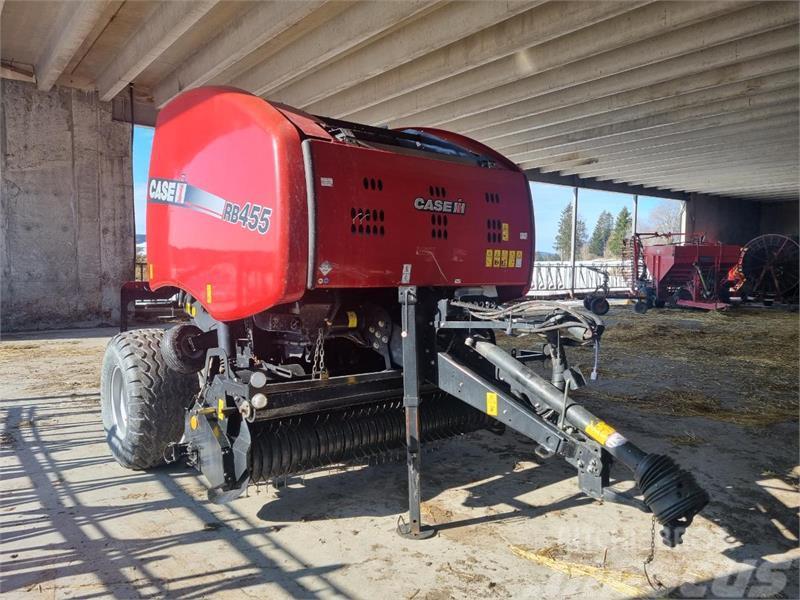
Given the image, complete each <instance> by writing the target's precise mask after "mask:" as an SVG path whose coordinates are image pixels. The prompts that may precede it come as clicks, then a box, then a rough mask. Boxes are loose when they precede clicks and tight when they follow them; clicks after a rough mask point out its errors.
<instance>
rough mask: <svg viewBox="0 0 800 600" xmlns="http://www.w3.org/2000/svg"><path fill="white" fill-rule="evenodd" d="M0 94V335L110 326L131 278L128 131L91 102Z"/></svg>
mask: <svg viewBox="0 0 800 600" xmlns="http://www.w3.org/2000/svg"><path fill="white" fill-rule="evenodd" d="M0 92H2V93H1V95H2V103H1V104H0V107H1V110H2V114H0V119H1V120H0V122H2V124H3V126H2V129H1V130H0V144H2V146H1V147H2V151H3V156H2V167H3V172H2V176H3V177H2V188H0V196H1V199H2V202H0V252H1V253H2V257H1V262H0V268H1V269H2V284H1V285H0V294H1V297H0V299H1V300H2V302H1V303H0V330H2V331H10V330H20V329H38V328H48V327H75V326H94V325H99V324H104V323H108V324H111V323H116V322H117V320H118V319H119V288H120V285H121V284H122V282H123V281H127V280H129V279H132V278H133V262H134V236H133V233H134V221H133V186H132V182H131V177H132V174H131V152H130V144H131V139H130V136H131V128H130V125H129V124H126V123H122V122H117V121H112V119H111V104H110V103H104V102H100V101H99V100H98V97H97V94H96V93H92V92H83V91H79V90H74V89H67V88H53V89H52V90H50V91H49V92H41V91H38V90H37V89H36V86H35V85H33V84H31V83H25V82H20V81H11V80H7V79H3V80H0Z"/></svg>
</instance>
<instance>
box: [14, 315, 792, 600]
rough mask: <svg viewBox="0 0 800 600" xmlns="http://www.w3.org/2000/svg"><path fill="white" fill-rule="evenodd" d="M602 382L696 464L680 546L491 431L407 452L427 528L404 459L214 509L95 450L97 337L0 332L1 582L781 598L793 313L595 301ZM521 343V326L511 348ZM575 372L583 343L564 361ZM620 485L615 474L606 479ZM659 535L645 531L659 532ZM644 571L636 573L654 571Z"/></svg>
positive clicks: (337, 593) (787, 536)
mask: <svg viewBox="0 0 800 600" xmlns="http://www.w3.org/2000/svg"><path fill="white" fill-rule="evenodd" d="M606 320H607V323H608V325H609V328H608V331H607V333H606V335H605V336H604V343H603V352H602V363H601V370H600V379H599V380H598V381H596V382H592V383H591V384H590V386H589V387H588V388H586V389H584V390H581V391H580V392H578V394H576V396H578V397H580V399H581V401H582V402H585V403H586V404H587V406H588V407H589V408H590V409H592V410H594V411H595V412H596V413H598V414H600V415H602V416H603V417H605V418H606V420H608V421H610V422H612V423H614V424H615V425H616V426H617V427H618V429H620V430H621V431H622V432H624V433H625V435H626V436H627V437H629V438H630V439H632V440H633V441H634V442H635V443H637V444H639V445H641V446H642V447H644V448H645V449H647V450H649V451H652V452H662V453H669V454H670V455H672V456H673V457H674V458H675V459H676V460H678V461H679V462H680V463H681V464H682V465H683V466H684V467H686V468H688V469H690V470H691V471H693V472H694V473H695V475H696V477H697V479H698V480H699V482H700V483H701V485H703V486H704V487H705V488H706V489H707V490H708V491H709V493H710V495H711V498H712V501H711V504H710V505H709V506H708V507H707V509H706V510H705V511H704V512H703V513H702V514H701V515H700V516H698V517H697V518H696V519H695V522H694V524H693V525H692V526H691V527H690V528H689V530H688V532H687V534H686V537H685V541H684V544H683V545H682V546H680V547H678V548H676V549H674V550H670V549H668V548H666V547H665V546H662V545H661V544H660V542H657V544H658V545H657V546H656V550H655V558H654V560H653V561H652V563H650V564H649V565H648V567H647V573H648V574H649V578H650V582H648V579H647V578H646V576H645V572H644V570H643V566H642V565H643V562H644V560H645V559H646V557H647V555H648V553H649V550H650V539H651V519H650V517H649V516H648V515H647V514H644V513H641V512H639V511H637V510H636V509H634V508H632V507H627V506H621V505H617V504H610V503H605V504H600V503H597V502H594V501H590V500H588V499H586V498H584V497H582V496H581V495H580V494H579V493H578V488H577V483H576V479H575V477H574V470H573V469H572V468H571V467H569V466H568V465H567V464H566V463H564V462H563V461H559V460H557V459H552V460H549V461H541V460H539V459H537V458H536V457H535V456H534V454H533V452H532V450H533V447H532V445H531V444H530V443H528V442H526V441H525V440H524V439H522V438H521V437H519V436H517V435H515V434H511V433H507V434H506V435H505V436H503V437H496V436H495V435H493V434H490V433H487V432H481V433H477V434H472V435H469V436H465V437H462V438H458V439H455V440H451V441H448V442H445V443H442V444H440V445H439V446H438V447H437V448H436V449H435V450H432V451H430V452H426V454H425V455H424V457H423V461H424V462H423V476H422V482H423V495H424V504H423V511H424V517H425V519H426V521H427V522H429V523H432V524H435V525H436V527H437V530H438V534H437V535H436V537H434V538H432V539H430V540H426V541H406V540H403V539H401V538H399V537H398V536H397V535H396V534H395V532H394V531H395V525H396V522H397V518H398V515H400V514H401V513H402V512H403V511H404V510H405V507H406V481H405V465H404V464H402V463H401V464H397V463H391V464H383V465H380V466H372V467H365V468H350V469H345V470H329V471H326V472H322V473H318V474H314V475H313V476H306V477H304V478H295V479H292V480H290V481H289V485H288V486H287V487H285V488H282V489H280V490H279V491H276V490H275V489H273V488H266V487H260V488H258V489H256V488H251V489H250V490H249V493H248V496H247V497H244V498H241V499H239V500H236V501H235V502H233V503H232V504H230V505H227V506H217V505H213V504H210V503H209V502H208V501H207V500H206V497H205V487H204V484H203V482H202V481H201V480H200V479H199V478H198V477H197V476H196V475H195V473H194V472H192V471H190V470H188V469H185V468H182V467H170V468H163V469H159V470H155V471H152V472H132V471H126V470H124V469H122V468H121V467H119V466H118V465H117V464H116V463H115V462H114V461H113V460H112V459H111V458H110V456H109V454H108V452H107V450H106V446H105V441H104V439H103V430H102V426H101V423H100V410H99V404H98V379H99V366H100V361H101V357H102V353H103V349H104V346H105V344H106V342H107V340H108V338H109V336H111V335H112V334H113V331H111V330H88V331H87V330H84V331H65V332H55V333H53V332H50V333H37V334H34V335H30V336H25V335H20V336H16V337H14V338H11V339H6V340H5V341H2V342H0V410H1V411H2V415H3V429H2V434H0V441H2V451H1V452H0V473H2V496H0V524H1V525H2V533H0V561H1V562H0V565H1V567H2V577H1V578H0V591H2V592H3V594H4V596H7V597H11V598H13V597H43V598H100V597H103V598H105V597H116V598H139V597H145V598H164V597H170V598H177V597H181V598H209V597H222V598H228V597H231V598H239V597H241V598H276V597H302V598H314V597H354V598H375V597H385V598H406V599H414V598H416V599H419V600H422V599H429V600H440V599H445V598H474V597H488V598H504V597H518V598H534V597H536V598H633V597H643V596H669V597H691V598H694V597H737V598H738V597H779V598H795V597H797V596H798V577H797V568H798V559H800V552H799V551H798V537H797V535H798V515H797V510H798V506H800V497H799V496H798V476H800V467H798V464H797V463H798V423H797V417H798V315H797V313H788V312H785V311H783V310H779V309H771V310H764V309H762V310H756V309H739V310H735V311H730V312H729V313H727V314H708V313H696V312H688V311H679V310H673V311H669V310H652V311H650V312H648V313H647V314H646V315H644V316H639V315H634V314H633V313H632V311H631V310H630V309H629V308H627V307H617V306H612V309H611V312H610V313H609V315H608V316H607V319H606ZM516 342H519V345H520V346H521V347H525V346H527V345H528V343H527V342H528V339H521V340H512V341H508V340H507V341H506V342H504V343H505V344H512V343H516ZM572 356H573V362H576V363H579V364H581V366H582V369H583V371H584V373H585V374H587V375H588V373H589V371H590V364H591V353H590V352H588V351H586V350H583V349H580V350H576V351H575V352H574V353H573V354H572ZM614 475H615V476H618V477H619V478H620V479H621V480H622V482H621V483H620V484H619V485H620V487H621V488H623V489H624V488H626V487H630V485H631V482H630V481H629V477H628V476H627V474H626V473H624V472H617V471H616V470H615V473H614ZM656 535H657V534H656ZM651 584H652V585H651Z"/></svg>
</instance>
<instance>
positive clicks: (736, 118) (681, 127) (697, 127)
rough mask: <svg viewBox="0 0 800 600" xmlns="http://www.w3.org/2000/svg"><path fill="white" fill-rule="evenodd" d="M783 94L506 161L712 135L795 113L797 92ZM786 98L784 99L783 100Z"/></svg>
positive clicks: (521, 153)
mask: <svg viewBox="0 0 800 600" xmlns="http://www.w3.org/2000/svg"><path fill="white" fill-rule="evenodd" d="M784 94H785V97H784V98H783V99H782V98H781V97H776V96H773V97H772V100H774V103H772V104H762V105H761V106H760V107H758V108H751V109H746V110H740V111H736V112H728V113H724V114H719V115H713V116H710V117H706V118H702V119H695V120H692V121H684V122H681V123H674V124H672V125H664V126H660V127H650V128H639V129H634V130H627V131H620V132H617V133H607V134H606V135H603V136H602V137H592V138H585V139H579V140H575V141H571V142H567V141H565V140H560V141H558V142H555V143H553V142H546V143H545V144H540V146H539V147H536V148H531V149H528V150H520V151H518V152H514V153H511V154H510V155H509V158H511V159H512V160H514V162H517V163H527V162H533V161H535V160H537V159H544V158H546V157H548V156H549V157H552V156H554V155H558V154H569V153H574V152H579V151H583V152H585V151H587V150H593V149H595V148H602V147H607V146H622V145H625V144H630V143H632V142H639V141H642V140H648V139H653V140H655V139H657V138H659V137H663V136H667V135H672V134H688V133H690V132H695V133H698V132H701V131H705V130H711V131H708V134H709V135H715V132H714V131H713V130H714V129H716V128H719V127H725V126H727V125H734V124H738V123H746V122H748V121H757V120H758V121H760V120H764V119H769V118H773V117H774V118H779V117H785V116H788V115H794V114H797V112H798V103H797V95H796V94H797V90H787V91H786V92H785V93H784ZM784 94H782V96H784ZM792 94H794V96H792ZM787 97H788V99H785V98H787ZM699 135H702V134H699Z"/></svg>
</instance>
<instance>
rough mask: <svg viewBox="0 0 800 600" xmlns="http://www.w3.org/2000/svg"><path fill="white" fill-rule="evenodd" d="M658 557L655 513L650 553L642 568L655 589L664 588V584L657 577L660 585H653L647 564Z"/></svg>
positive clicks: (652, 523)
mask: <svg viewBox="0 0 800 600" xmlns="http://www.w3.org/2000/svg"><path fill="white" fill-rule="evenodd" d="M655 557H656V516H655V515H653V520H652V522H651V524H650V554H648V555H647V558H645V559H644V564H643V565H642V569H644V576H645V577H646V578H647V583H649V584H650V587H651V588H653V589H654V590H655V591H657V592H658V591H660V590H661V589H663V588H664V584H662V583H661V582H660V581H659V580H658V579H656V578H655V577H653V579H655V582H656V584H657V585H658V587H656V586H655V585H653V582H652V581H651V580H650V574H649V573H648V572H647V565H649V564H650V563H651V562H653V559H655Z"/></svg>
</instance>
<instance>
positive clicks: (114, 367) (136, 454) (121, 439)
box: [100, 329, 199, 470]
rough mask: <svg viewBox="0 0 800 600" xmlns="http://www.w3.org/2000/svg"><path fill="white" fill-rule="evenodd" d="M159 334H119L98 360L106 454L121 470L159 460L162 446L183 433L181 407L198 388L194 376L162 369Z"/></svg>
mask: <svg viewBox="0 0 800 600" xmlns="http://www.w3.org/2000/svg"><path fill="white" fill-rule="evenodd" d="M163 336H164V331H163V330H161V329H137V330H134V331H126V332H125V333H120V334H118V335H116V336H114V337H113V338H112V339H111V341H110V342H109V343H108V346H107V347H106V353H105V356H104V358H103V367H102V371H101V374H100V406H101V414H102V417H103V428H104V429H105V433H106V441H107V443H108V447H109V449H110V450H111V454H112V455H113V457H114V459H115V460H116V461H117V462H118V463H119V464H120V465H122V466H123V467H125V468H127V469H133V470H144V469H150V468H152V467H156V466H159V465H161V464H163V463H164V450H165V449H166V447H167V446H168V445H169V444H170V443H172V442H178V441H180V439H181V436H182V435H183V429H184V409H185V408H186V407H188V406H189V405H190V404H191V402H192V400H193V399H194V397H195V395H196V393H197V390H198V387H199V386H198V380H197V376H191V375H183V374H181V373H176V372H175V371H173V370H171V369H169V368H168V367H167V365H166V363H165V362H164V358H163V356H162V355H161V348H160V345H161V340H162V338H163ZM115 394H116V396H115Z"/></svg>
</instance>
